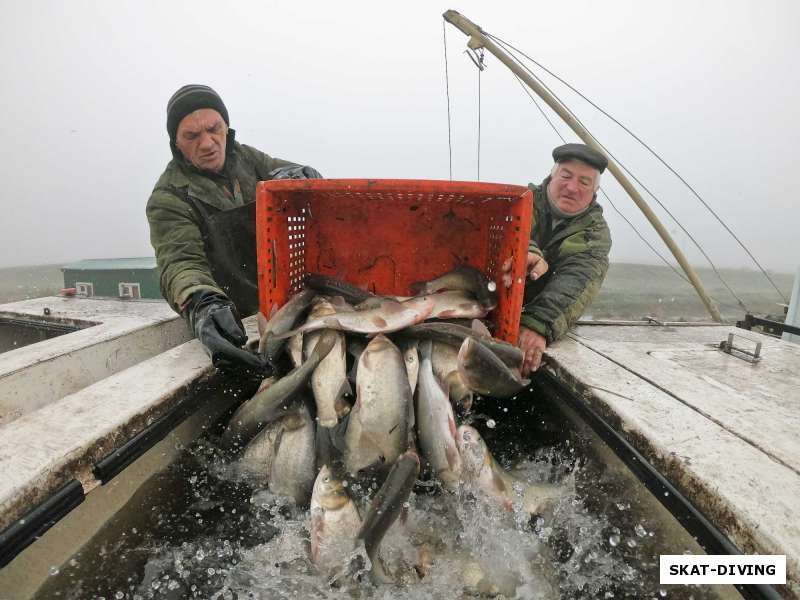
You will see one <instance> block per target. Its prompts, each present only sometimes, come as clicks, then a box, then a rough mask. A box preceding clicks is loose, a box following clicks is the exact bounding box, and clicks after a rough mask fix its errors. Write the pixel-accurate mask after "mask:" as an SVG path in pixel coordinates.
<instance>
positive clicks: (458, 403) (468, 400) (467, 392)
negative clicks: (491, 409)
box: [431, 342, 473, 412]
mask: <svg viewBox="0 0 800 600" xmlns="http://www.w3.org/2000/svg"><path fill="white" fill-rule="evenodd" d="M431 366H432V367H433V374H434V375H435V376H436V378H437V379H438V380H439V381H440V382H441V384H442V386H443V387H444V389H445V390H447V395H448V396H449V397H450V401H451V402H452V403H453V406H455V407H458V408H459V409H460V410H462V411H465V412H468V411H470V410H471V409H472V402H473V394H472V390H471V389H469V387H467V384H466V383H464V380H462V379H461V375H460V374H459V372H458V348H455V347H453V346H451V345H450V344H446V343H444V342H433V345H432V352H431Z"/></svg>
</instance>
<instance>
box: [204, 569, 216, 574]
mask: <svg viewBox="0 0 800 600" xmlns="http://www.w3.org/2000/svg"><path fill="white" fill-rule="evenodd" d="M206 573H208V574H209V575H213V574H214V573H216V571H215V570H214V569H212V568H211V567H209V568H208V569H206Z"/></svg>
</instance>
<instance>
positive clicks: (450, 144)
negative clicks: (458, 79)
mask: <svg viewBox="0 0 800 600" xmlns="http://www.w3.org/2000/svg"><path fill="white" fill-rule="evenodd" d="M442 36H443V38H444V89H445V93H446V94H447V151H448V157H449V159H450V181H453V140H452V134H451V132H450V75H449V73H448V69H447V22H446V21H445V20H444V19H442Z"/></svg>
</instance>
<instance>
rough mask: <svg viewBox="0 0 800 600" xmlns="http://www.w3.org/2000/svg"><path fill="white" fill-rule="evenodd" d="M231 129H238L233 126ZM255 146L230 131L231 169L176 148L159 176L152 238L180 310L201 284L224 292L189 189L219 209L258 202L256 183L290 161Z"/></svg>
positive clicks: (165, 290)
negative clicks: (214, 169)
mask: <svg viewBox="0 0 800 600" xmlns="http://www.w3.org/2000/svg"><path fill="white" fill-rule="evenodd" d="M230 131H231V132H232V131H233V130H230ZM292 164H295V163H291V162H288V161H285V160H281V159H278V158H272V157H271V156H268V155H267V154H264V153H263V152H259V151H258V150H256V149H255V148H252V147H250V146H245V145H242V144H239V143H238V142H235V141H234V140H233V135H231V134H229V138H228V152H227V156H226V159H225V170H224V172H223V173H221V174H214V173H208V172H206V171H200V170H199V169H197V168H196V167H194V166H193V165H192V164H191V163H189V162H188V161H186V160H185V159H184V158H183V156H182V155H181V154H180V151H178V150H177V149H174V148H173V159H172V160H171V161H170V162H169V164H168V165H167V168H166V169H165V170H164V173H163V174H162V175H161V177H160V178H159V179H158V182H157V183H156V185H155V188H154V189H153V192H152V194H151V195H150V199H149V200H148V201H147V210H146V212H147V220H148V221H149V223H150V243H151V244H152V245H153V249H154V250H155V253H156V260H157V262H158V267H159V269H160V271H161V294H162V295H163V296H164V298H165V299H166V300H167V302H169V304H170V306H172V308H173V309H174V310H175V311H176V312H180V310H181V307H182V306H183V305H184V304H185V303H186V301H187V300H188V298H189V296H190V295H191V294H192V293H193V292H195V291H197V290H201V289H206V290H213V291H217V292H219V293H223V292H222V290H221V289H220V287H219V286H218V285H217V283H216V282H215V281H214V278H213V276H212V275H211V269H210V267H209V263H208V259H207V257H206V251H205V246H204V243H203V236H202V233H201V229H202V226H201V223H200V219H201V217H200V216H199V215H198V213H197V212H196V211H194V210H193V209H192V207H191V205H190V204H189V203H188V202H187V201H186V200H185V199H184V198H185V196H186V195H188V196H190V197H192V198H194V199H197V200H201V201H202V202H204V203H206V204H208V205H210V206H211V207H213V208H215V209H219V210H227V209H231V208H236V207H238V206H242V205H244V204H247V203H250V202H255V195H256V183H257V182H258V181H261V180H264V179H268V177H267V173H269V172H270V171H271V170H273V169H275V168H277V167H281V166H284V165H292Z"/></svg>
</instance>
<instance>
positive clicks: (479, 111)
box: [477, 69, 481, 181]
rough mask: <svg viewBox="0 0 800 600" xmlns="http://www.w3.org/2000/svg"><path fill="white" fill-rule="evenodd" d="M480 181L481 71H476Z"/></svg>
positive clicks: (479, 174) (479, 171) (479, 169)
mask: <svg viewBox="0 0 800 600" xmlns="http://www.w3.org/2000/svg"><path fill="white" fill-rule="evenodd" d="M480 180H481V70H480V69H478V179H477V181H480Z"/></svg>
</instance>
